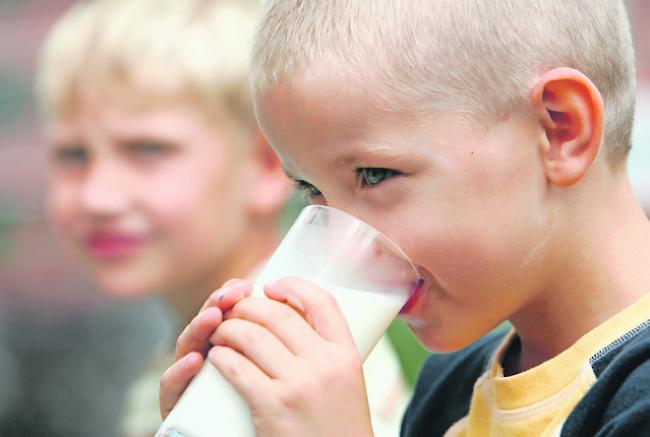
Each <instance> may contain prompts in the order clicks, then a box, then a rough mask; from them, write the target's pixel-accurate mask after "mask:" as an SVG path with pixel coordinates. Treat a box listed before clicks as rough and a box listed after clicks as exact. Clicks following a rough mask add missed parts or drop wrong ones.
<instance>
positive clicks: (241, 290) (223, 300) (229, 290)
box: [200, 279, 253, 311]
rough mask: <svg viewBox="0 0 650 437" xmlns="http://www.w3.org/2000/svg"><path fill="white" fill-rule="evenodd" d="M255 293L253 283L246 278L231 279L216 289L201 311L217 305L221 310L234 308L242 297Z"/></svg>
mask: <svg viewBox="0 0 650 437" xmlns="http://www.w3.org/2000/svg"><path fill="white" fill-rule="evenodd" d="M252 293H253V284H251V282H250V281H247V280H245V279H231V280H229V281H226V282H225V283H224V284H223V286H222V287H221V288H220V289H218V290H216V291H214V292H213V293H212V294H211V295H210V297H208V299H207V300H206V301H205V303H204V304H203V306H202V307H201V310H200V311H204V310H205V309H206V308H209V307H217V308H219V309H220V310H221V311H226V310H229V309H230V308H232V306H233V305H234V304H236V303H237V302H238V301H240V300H241V299H243V298H245V297H247V296H250V295H251V294H252Z"/></svg>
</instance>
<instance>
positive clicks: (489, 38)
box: [251, 0, 636, 163]
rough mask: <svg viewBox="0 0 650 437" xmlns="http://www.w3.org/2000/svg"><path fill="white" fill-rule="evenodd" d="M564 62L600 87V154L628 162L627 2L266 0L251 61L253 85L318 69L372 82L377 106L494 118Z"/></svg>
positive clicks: (630, 64) (630, 59)
mask: <svg viewBox="0 0 650 437" xmlns="http://www.w3.org/2000/svg"><path fill="white" fill-rule="evenodd" d="M560 66H565V67H572V68H575V69H578V70H580V71H582V72H583V73H584V74H586V75H587V76H588V77H590V78H591V80H592V81H593V82H594V83H595V84H596V86H597V87H598V88H599V90H600V92H601V94H602V96H603V99H604V102H605V111H606V114H605V138H604V143H605V145H606V146H607V148H608V149H607V150H606V153H607V158H608V159H609V160H610V162H612V163H617V162H621V161H624V158H625V156H626V155H627V152H628V150H629V148H630V132H631V128H632V120H633V112H634V94H635V86H636V83H635V68H634V52H633V47H632V40H631V35H630V29H629V22H628V18H627V14H626V10H625V5H624V4H623V2H622V0H369V1H362V0H311V1H310V0H267V1H266V4H265V8H264V11H263V13H262V19H261V23H260V27H259V29H258V32H257V35H256V39H255V43H254V48H253V55H252V65H251V71H252V82H253V87H254V91H255V92H260V91H263V90H264V89H266V88H267V87H269V86H270V85H272V84H273V83H274V82H276V81H278V80H279V79H281V78H283V79H287V80H290V78H291V77H292V75H295V74H298V73H299V72H301V71H304V70H305V69H307V68H316V69H320V70H321V71H327V74H332V75H336V76H341V77H347V78H357V81H356V82H354V83H355V84H356V83H358V84H364V83H373V84H377V83H378V84H379V86H377V89H373V90H372V91H373V93H375V95H376V96H377V98H378V105H381V107H382V108H394V109H395V110H396V111H404V110H412V111H418V112H433V113H442V112H446V111H456V112H460V113H467V114H469V115H472V116H476V115H478V116H480V118H482V119H490V120H491V119H494V117H496V116H499V115H503V114H508V113H511V112H512V111H513V110H515V109H517V108H520V107H522V106H521V105H523V104H524V103H525V101H526V98H527V97H528V93H529V92H530V89H531V87H532V85H533V84H534V82H535V80H536V78H537V77H538V76H539V74H540V73H542V72H543V71H546V70H549V69H551V68H553V67H560ZM364 75H365V78H364V77H363V76H364ZM369 78H370V79H379V80H368V79H369ZM349 80H351V79H349Z"/></svg>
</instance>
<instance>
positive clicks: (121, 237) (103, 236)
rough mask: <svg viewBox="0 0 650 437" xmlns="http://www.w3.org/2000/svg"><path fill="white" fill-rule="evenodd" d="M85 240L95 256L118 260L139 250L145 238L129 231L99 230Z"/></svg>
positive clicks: (87, 247) (91, 253)
mask: <svg viewBox="0 0 650 437" xmlns="http://www.w3.org/2000/svg"><path fill="white" fill-rule="evenodd" d="M84 242H85V246H86V249H87V250H88V252H89V253H90V255H91V256H92V257H93V258H98V259H104V260H117V259H119V258H123V257H126V256H129V255H131V254H133V253H134V252H135V251H137V250H138V249H139V248H140V247H141V246H142V245H143V243H144V242H145V238H144V237H143V236H140V235H134V234H128V233H120V232H106V231H98V232H91V233H90V234H88V236H87V237H86V239H85V241H84Z"/></svg>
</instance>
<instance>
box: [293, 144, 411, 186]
mask: <svg viewBox="0 0 650 437" xmlns="http://www.w3.org/2000/svg"><path fill="white" fill-rule="evenodd" d="M407 156H409V154H405V153H403V152H399V151H395V150H392V149H391V148H390V147H386V146H375V147H372V148H368V149H364V150H357V151H352V152H346V153H344V154H343V155H342V156H339V157H338V158H336V159H335V160H334V161H333V162H332V164H333V165H334V167H335V168H340V167H348V166H355V165H360V164H362V163H363V162H364V161H367V160H372V159H381V160H383V161H390V162H394V161H397V162H399V161H403V160H404V159H405V158H406V157H407ZM282 171H284V174H285V175H286V176H287V177H288V178H289V179H291V180H292V181H302V179H301V178H299V177H297V176H296V175H294V174H293V173H292V172H291V171H290V170H289V169H288V168H286V167H285V166H282Z"/></svg>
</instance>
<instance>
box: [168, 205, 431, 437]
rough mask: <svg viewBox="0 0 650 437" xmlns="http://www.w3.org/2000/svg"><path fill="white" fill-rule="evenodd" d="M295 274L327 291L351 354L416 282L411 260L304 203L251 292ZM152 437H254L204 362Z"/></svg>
mask: <svg viewBox="0 0 650 437" xmlns="http://www.w3.org/2000/svg"><path fill="white" fill-rule="evenodd" d="M291 276H295V277H302V278H304V279H307V280H309V281H310V282H312V283H314V284H316V285H318V286H320V287H321V288H323V289H324V290H327V291H328V292H329V293H331V294H332V295H333V296H334V298H335V299H336V301H337V303H338V305H339V307H340V309H341V312H342V313H343V315H344V317H345V320H346V321H347V323H348V325H349V327H350V331H351V333H352V337H353V338H354V341H355V345H356V346H357V350H358V351H359V355H360V356H361V358H362V359H363V360H365V359H366V357H367V356H368V355H369V354H370V352H371V351H372V348H373V347H374V346H375V345H376V344H377V342H378V341H379V339H380V338H381V336H382V335H383V334H384V332H385V331H386V329H387V328H388V326H389V325H390V323H391V321H392V320H393V319H394V318H395V317H396V316H397V314H398V313H399V310H400V309H401V308H402V306H404V304H405V303H406V301H407V300H408V298H409V296H410V295H411V292H412V291H413V290H415V288H416V287H417V286H418V285H419V283H420V278H419V276H418V273H417V271H416V269H415V267H414V266H413V263H412V262H411V261H410V260H409V259H408V257H407V256H406V255H405V254H404V252H402V250H401V249H400V248H399V247H397V246H396V245H395V244H394V243H393V242H391V241H390V240H389V239H388V238H386V237H385V236H383V235H382V234H381V233H379V232H378V231H377V230H375V229H374V228H372V227H371V226H370V225H368V224H366V223H364V222H362V221H361V220H359V219H357V218H355V217H353V216H351V215H349V214H347V213H344V212H342V211H339V210H337V209H334V208H330V207H326V206H316V205H314V206H308V207H306V208H305V209H303V211H302V212H301V213H300V215H299V216H298V218H297V219H296V221H295V223H294V224H293V225H292V226H291V229H289V232H288V233H287V234H286V236H285V237H284V239H283V240H282V243H281V244H280V246H279V247H278V248H277V250H276V251H275V253H274V254H273V256H272V257H271V259H270V260H269V261H268V263H267V264H266V266H265V267H264V269H263V271H262V273H261V274H260V275H259V276H258V277H257V279H256V280H255V283H254V291H253V293H254V294H256V295H260V296H262V295H263V291H262V287H263V285H264V284H267V283H269V282H271V281H275V280H277V279H281V278H286V277H291ZM156 435H157V437H171V436H175V437H254V436H255V432H254V429H253V426H252V424H251V421H250V412H249V410H248V407H247V405H246V403H245V402H244V400H243V399H242V398H241V397H240V396H239V394H238V393H237V392H236V391H235V389H234V388H233V387H232V386H231V385H230V384H229V383H228V382H227V381H226V379H225V378H223V377H222V376H221V374H220V373H219V372H218V371H217V370H216V369H215V368H214V367H213V366H212V365H211V364H210V363H208V362H206V363H205V365H204V366H203V368H202V369H201V371H200V372H199V374H198V375H197V376H196V377H195V378H194V379H193V380H192V382H191V383H190V385H189V386H188V388H187V390H186V391H185V393H184V394H183V396H182V397H181V399H180V400H179V402H178V404H177V405H176V407H175V408H174V409H173V410H172V412H171V413H170V414H169V416H168V417H167V419H166V420H165V421H164V422H163V424H162V426H161V428H160V430H159V431H158V433H157V434H156Z"/></svg>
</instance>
